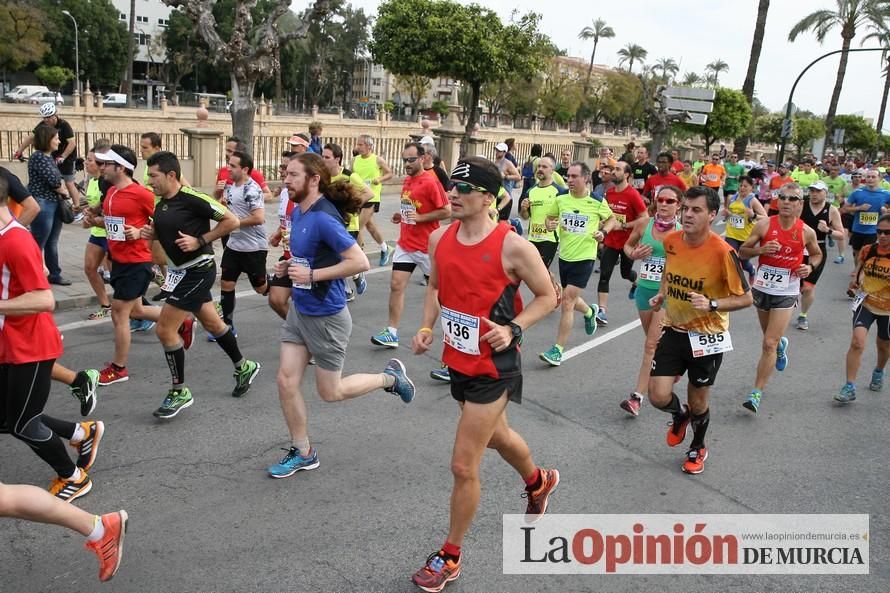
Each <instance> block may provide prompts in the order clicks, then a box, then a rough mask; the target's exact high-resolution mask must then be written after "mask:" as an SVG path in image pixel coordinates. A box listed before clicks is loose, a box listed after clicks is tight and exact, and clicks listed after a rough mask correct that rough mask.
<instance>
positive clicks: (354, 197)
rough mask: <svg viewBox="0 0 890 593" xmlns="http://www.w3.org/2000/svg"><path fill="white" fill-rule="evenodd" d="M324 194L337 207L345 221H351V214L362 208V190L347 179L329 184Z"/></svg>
mask: <svg viewBox="0 0 890 593" xmlns="http://www.w3.org/2000/svg"><path fill="white" fill-rule="evenodd" d="M324 195H325V197H326V198H327V199H328V201H330V202H331V203H332V204H333V205H334V206H335V207H336V208H337V211H338V212H340V216H342V217H343V220H344V221H349V218H350V216H351V215H354V214H358V213H359V211H360V210H361V209H362V197H361V190H360V189H359V188H357V187H356V186H355V185H354V184H353V183H351V182H350V181H347V180H345V179H342V180H340V181H335V182H333V183H331V184H330V185H328V186H327V187H326V188H325V191H324Z"/></svg>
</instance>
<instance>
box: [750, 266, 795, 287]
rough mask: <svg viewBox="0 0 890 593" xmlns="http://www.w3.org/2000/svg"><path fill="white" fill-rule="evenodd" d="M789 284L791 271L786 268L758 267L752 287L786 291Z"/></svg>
mask: <svg viewBox="0 0 890 593" xmlns="http://www.w3.org/2000/svg"><path fill="white" fill-rule="evenodd" d="M790 282H791V270H789V269H788V268H775V267H773V266H760V267H759V268H758V269H757V278H755V279H754V286H756V287H757V288H766V289H772V290H784V289H788V288H789V286H790Z"/></svg>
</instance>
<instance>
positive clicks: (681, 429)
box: [666, 404, 690, 447]
mask: <svg viewBox="0 0 890 593" xmlns="http://www.w3.org/2000/svg"><path fill="white" fill-rule="evenodd" d="M689 416H690V412H689V406H687V405H686V404H683V411H682V412H681V413H679V414H674V419H673V420H671V421H670V422H668V431H667V437H666V438H667V444H668V447H676V446H677V445H679V444H680V443H682V442H683V441H684V440H685V439H686V427H687V426H689Z"/></svg>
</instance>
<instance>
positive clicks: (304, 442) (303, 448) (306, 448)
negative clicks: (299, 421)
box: [291, 435, 312, 456]
mask: <svg viewBox="0 0 890 593" xmlns="http://www.w3.org/2000/svg"><path fill="white" fill-rule="evenodd" d="M291 445H293V446H294V447H296V448H297V449H299V450H300V453H302V454H303V455H304V456H305V455H309V452H310V451H311V450H312V447H311V446H310V445H309V436H308V435H307V436H304V437H303V438H301V439H294V440H293V443H291Z"/></svg>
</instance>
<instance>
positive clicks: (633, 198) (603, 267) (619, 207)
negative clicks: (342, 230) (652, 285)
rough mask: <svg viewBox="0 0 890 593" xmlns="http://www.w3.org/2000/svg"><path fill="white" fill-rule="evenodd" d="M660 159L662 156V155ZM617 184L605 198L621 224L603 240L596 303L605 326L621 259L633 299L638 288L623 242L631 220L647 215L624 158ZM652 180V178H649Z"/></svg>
mask: <svg viewBox="0 0 890 593" xmlns="http://www.w3.org/2000/svg"><path fill="white" fill-rule="evenodd" d="M659 159H661V155H659ZM612 176H613V177H614V181H615V186H614V187H611V188H609V191H607V192H606V201H607V202H609V208H610V209H611V210H612V212H613V213H614V214H615V219H616V220H617V221H618V222H619V223H620V224H621V227H620V229H616V230H614V231H612V232H610V233H609V234H608V235H606V238H605V239H604V240H603V250H602V253H601V255H600V280H599V286H598V287H597V293H598V294H597V303H598V304H599V311H597V316H596V319H597V322H598V323H600V324H602V325H607V324H608V323H609V320H608V318H607V317H606V306H607V304H608V300H609V280H611V279H612V270H614V269H615V264H617V263H618V260H619V259H620V260H621V277H622V278H624V279H625V280H629V281H630V283H631V285H630V293H629V294H628V298H630V299H631V300H633V298H634V295H635V293H636V290H637V273H636V272H634V269H633V265H634V260H632V259H631V258H629V257H628V256H627V254H626V253H624V244H625V243H626V242H627V239H628V237H630V229H628V225H629V223H631V222H633V221H634V220H636V219H637V218H648V217H649V214H648V213H647V211H646V204H645V202H643V198H642V197H640V193H639V192H638V191H637V190H635V189H634V188H633V187H631V186H630V184H629V183H628V182H629V180H630V179H632V178H633V169H632V168H631V167H630V165H628V164H627V163H625V162H624V161H619V162H618V164H617V165H615V170H614V171H613V172H612ZM650 179H651V177H650Z"/></svg>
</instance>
